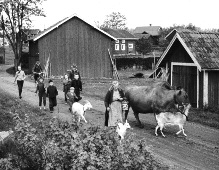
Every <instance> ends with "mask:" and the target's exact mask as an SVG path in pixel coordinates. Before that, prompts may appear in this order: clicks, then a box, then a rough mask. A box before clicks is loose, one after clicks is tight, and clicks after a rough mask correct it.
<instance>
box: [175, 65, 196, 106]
mask: <svg viewBox="0 0 219 170" xmlns="http://www.w3.org/2000/svg"><path fill="white" fill-rule="evenodd" d="M172 68H173V70H172V86H173V87H178V86H181V87H182V88H184V89H185V91H186V92H187V93H188V95H189V100H190V103H191V104H192V106H193V107H197V67H195V66H179V65H173V67H172Z"/></svg>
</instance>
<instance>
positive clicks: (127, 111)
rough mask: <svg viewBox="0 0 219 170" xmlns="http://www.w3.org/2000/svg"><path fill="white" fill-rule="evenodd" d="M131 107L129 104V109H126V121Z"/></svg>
mask: <svg viewBox="0 0 219 170" xmlns="http://www.w3.org/2000/svg"><path fill="white" fill-rule="evenodd" d="M129 108H130V106H129V105H128V110H125V121H126V120H127V117H128V114H129Z"/></svg>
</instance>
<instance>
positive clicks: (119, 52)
mask: <svg viewBox="0 0 219 170" xmlns="http://www.w3.org/2000/svg"><path fill="white" fill-rule="evenodd" d="M103 30H104V31H105V32H107V33H108V34H110V35H111V36H113V37H115V38H116V39H117V41H115V42H113V44H112V46H113V47H112V48H113V55H114V56H124V55H129V54H132V55H133V54H136V50H135V44H136V41H137V40H138V38H136V37H135V36H134V35H133V34H131V33H130V32H128V31H127V30H121V29H110V28H103Z"/></svg>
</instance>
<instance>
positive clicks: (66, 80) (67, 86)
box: [63, 74, 71, 104]
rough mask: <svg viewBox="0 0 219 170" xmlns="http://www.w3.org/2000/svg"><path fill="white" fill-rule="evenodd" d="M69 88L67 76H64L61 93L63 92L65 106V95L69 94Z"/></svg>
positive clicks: (69, 82) (69, 83)
mask: <svg viewBox="0 0 219 170" xmlns="http://www.w3.org/2000/svg"><path fill="white" fill-rule="evenodd" d="M70 87H71V81H70V79H69V77H68V75H67V74H65V76H64V79H63V92H64V96H65V104H67V98H66V94H67V93H68V92H69V90H70Z"/></svg>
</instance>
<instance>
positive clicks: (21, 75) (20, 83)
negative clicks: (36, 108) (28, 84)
mask: <svg viewBox="0 0 219 170" xmlns="http://www.w3.org/2000/svg"><path fill="white" fill-rule="evenodd" d="M25 78H26V75H25V73H24V71H23V70H21V66H18V71H17V72H16V74H15V79H14V83H15V82H16V80H17V85H18V92H19V98H20V99H21V98H22V96H21V94H22V89H23V85H24V79H25Z"/></svg>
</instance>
